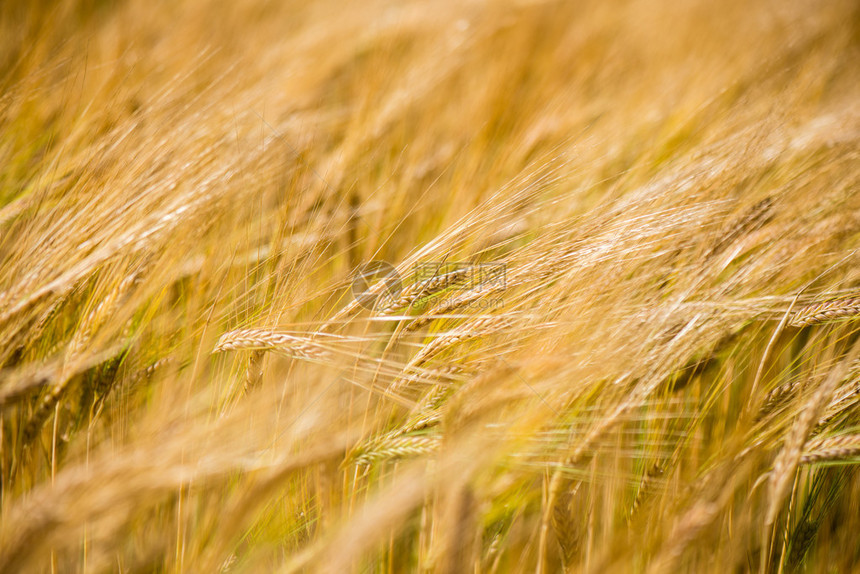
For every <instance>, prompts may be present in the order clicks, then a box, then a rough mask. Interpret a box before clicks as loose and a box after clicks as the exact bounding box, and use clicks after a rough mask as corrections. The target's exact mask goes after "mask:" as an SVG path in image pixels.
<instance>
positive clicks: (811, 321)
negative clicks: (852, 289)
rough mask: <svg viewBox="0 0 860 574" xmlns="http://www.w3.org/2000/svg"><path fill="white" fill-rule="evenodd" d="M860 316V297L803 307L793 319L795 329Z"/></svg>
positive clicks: (854, 296) (792, 323) (843, 298)
mask: <svg viewBox="0 0 860 574" xmlns="http://www.w3.org/2000/svg"><path fill="white" fill-rule="evenodd" d="M857 315H860V296H857V295H853V296H851V297H842V298H840V299H832V300H830V301H824V302H822V303H816V304H814V305H807V306H806V307H801V308H800V309H798V311H797V312H796V313H795V314H794V317H792V319H791V325H792V326H794V327H805V326H807V325H819V324H821V323H828V322H830V321H838V320H849V319H853V318H854V317H856V316H857Z"/></svg>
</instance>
